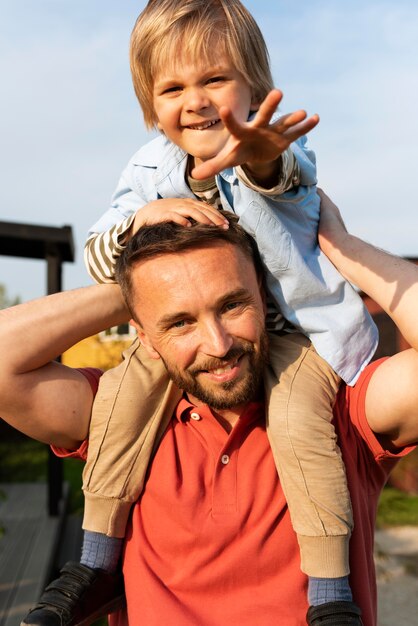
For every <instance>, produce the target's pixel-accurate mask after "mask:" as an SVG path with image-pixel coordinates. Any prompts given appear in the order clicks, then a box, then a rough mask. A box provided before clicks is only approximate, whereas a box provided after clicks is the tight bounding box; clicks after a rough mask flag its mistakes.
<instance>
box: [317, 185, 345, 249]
mask: <svg viewBox="0 0 418 626" xmlns="http://www.w3.org/2000/svg"><path fill="white" fill-rule="evenodd" d="M317 191H318V196H319V197H320V199H321V213H320V218H319V230H318V242H319V245H320V248H321V250H322V252H324V253H325V254H326V255H327V257H328V258H331V257H332V254H333V252H334V251H335V250H336V249H338V248H339V247H340V246H341V245H342V242H343V240H344V239H345V238H347V237H349V234H348V232H347V229H346V227H345V224H344V221H343V218H342V217H341V213H340V211H339V210H338V207H337V206H336V205H335V204H334V203H333V201H332V200H331V198H329V197H328V196H327V195H326V194H325V193H324V192H323V191H322V189H319V187H318V189H317Z"/></svg>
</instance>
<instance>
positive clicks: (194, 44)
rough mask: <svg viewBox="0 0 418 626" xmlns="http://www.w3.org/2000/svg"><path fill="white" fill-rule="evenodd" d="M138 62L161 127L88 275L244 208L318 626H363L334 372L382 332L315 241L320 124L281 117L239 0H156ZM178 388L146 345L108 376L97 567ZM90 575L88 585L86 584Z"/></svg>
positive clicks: (92, 497)
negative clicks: (170, 232) (263, 297)
mask: <svg viewBox="0 0 418 626" xmlns="http://www.w3.org/2000/svg"><path fill="white" fill-rule="evenodd" d="M131 70H132V75H133V82H134V86H135V91H136V94H137V96H138V99H139V102H140V104H141V107H142V111H143V114H144V118H145V123H146V125H147V126H148V127H157V128H158V129H159V130H160V131H161V136H159V137H158V138H157V139H155V140H154V141H151V142H150V143H149V144H147V145H146V146H145V147H144V148H142V149H140V150H139V151H138V152H137V153H136V154H135V155H134V157H133V158H132V159H131V161H130V162H129V164H128V166H127V168H126V169H125V171H124V172H123V174H122V177H121V180H120V182H119V185H118V187H117V189H116V192H115V194H114V197H113V201H112V206H111V208H110V210H109V211H108V212H107V213H106V214H105V215H104V216H103V217H102V218H101V219H100V220H99V222H98V223H97V224H96V225H95V226H93V228H92V230H91V234H90V236H89V239H88V241H87V243H86V261H87V266H88V268H89V271H90V274H91V276H92V277H93V278H94V279H95V280H96V281H97V282H112V281H115V274H114V270H115V264H116V261H117V258H118V256H119V255H120V252H121V250H123V248H124V246H125V245H126V242H127V241H128V240H129V238H130V237H131V236H132V234H133V233H134V232H136V231H137V230H138V229H139V228H141V227H142V226H144V225H146V224H151V223H157V222H161V221H173V222H177V223H178V224H182V225H184V226H185V227H187V225H188V223H189V220H190V219H194V220H196V221H200V222H203V223H212V224H213V225H214V227H215V226H216V227H221V228H222V227H227V225H226V224H225V220H224V218H223V217H222V215H221V214H220V213H218V210H217V209H218V208H223V209H225V210H227V211H233V212H235V213H236V214H237V215H238V216H239V218H240V223H241V225H242V226H243V227H244V228H245V229H246V230H247V231H248V232H249V233H250V234H252V235H253V236H254V237H255V239H256V241H257V244H258V247H259V250H260V252H261V256H262V259H263V261H264V263H265V266H266V285H267V291H268V294H269V296H268V315H267V323H268V328H269V330H271V331H272V332H273V334H272V335H271V346H270V362H271V370H272V375H271V380H269V381H268V383H267V386H266V395H267V399H268V403H269V411H268V431H269V438H270V442H271V446H272V450H273V454H274V458H275V462H276V465H277V469H278V472H279V475H280V479H281V482H282V485H283V489H284V492H285V494H286V498H287V501H288V506H289V511H290V514H291V518H292V523H293V526H294V529H295V531H296V533H297V536H298V541H299V545H300V550H301V568H302V570H303V571H304V572H305V573H306V574H307V575H308V597H309V604H310V605H311V609H310V612H309V617H308V619H309V623H310V624H319V623H322V620H323V619H329V620H332V619H333V618H332V616H333V615H334V613H335V612H336V611H337V612H340V615H339V617H338V620H339V621H337V618H336V620H335V621H329V623H330V624H331V623H332V624H342V623H352V624H360V623H361V621H360V618H359V617H353V615H354V616H355V615H356V607H355V605H354V603H353V602H352V596H351V591H350V587H349V582H348V573H349V565H348V543H349V537H350V533H351V528H352V517H351V506H350V498H349V494H348V490H347V486H346V481H345V472H344V466H343V463H342V460H341V457H340V453H339V450H338V447H337V446H336V442H335V434H334V429H333V426H332V424H331V418H332V406H333V402H334V399H335V394H336V390H337V388H338V384H339V380H340V377H341V378H342V379H343V380H345V381H346V382H347V383H348V384H353V383H354V381H355V380H356V378H357V377H358V375H359V373H360V372H361V370H362V369H363V368H364V367H365V365H366V364H367V362H368V361H369V360H370V358H371V357H372V355H373V352H374V350H375V347H376V342H377V336H376V335H377V333H376V329H375V327H374V325H373V323H372V322H371V320H370V317H369V316H368V314H367V312H366V310H365V309H364V307H363V305H362V303H361V300H360V298H359V297H358V296H357V295H356V294H355V292H354V291H353V289H352V288H351V286H350V285H349V284H347V283H346V282H344V280H343V279H342V277H341V276H340V275H339V274H338V273H337V272H336V270H335V269H334V268H333V266H332V265H331V264H330V263H329V261H328V260H327V259H326V258H325V257H324V255H323V254H322V253H321V252H320V250H319V248H318V245H317V226H318V219H319V199H318V196H317V194H316V189H315V184H316V173H315V164H314V156H313V154H312V153H311V152H310V151H309V150H307V149H306V147H305V143H304V140H303V139H299V138H300V137H301V136H302V135H303V134H306V133H307V132H308V131H309V130H311V129H312V128H313V127H314V126H315V125H316V124H317V122H318V118H317V117H316V116H313V117H312V118H308V119H307V118H306V114H305V113H304V112H303V111H299V112H296V113H293V114H291V115H288V116H283V117H281V118H276V117H274V112H275V110H276V108H277V106H278V104H279V102H280V99H281V94H280V92H278V91H276V90H273V84H272V78H271V74H270V69H269V61H268V54H267V51H266V47H265V43H264V40H263V37H262V35H261V33H260V31H259V29H258V26H257V25H256V23H255V21H254V19H253V18H252V16H251V15H250V14H249V13H248V11H247V10H246V9H245V7H244V6H243V5H242V4H241V3H240V2H238V1H237V0H228V1H226V0H218V1H215V0H181V1H178V2H172V0H160V1H158V0H151V1H150V2H149V3H148V5H147V7H146V9H145V10H144V11H143V13H142V14H141V15H140V16H139V18H138V20H137V23H136V25H135V28H134V30H133V34H132V39H131ZM292 142H294V143H292ZM291 143H292V145H291V147H290V148H289V146H290V144H291ZM219 263H222V259H219ZM162 297H164V294H162ZM295 329H296V330H299V331H301V332H303V333H304V334H305V335H306V336H307V337H309V339H310V340H311V342H312V345H311V344H310V342H309V341H308V340H304V339H302V340H301V337H300V334H298V333H296V332H295ZM312 346H314V348H315V349H314V348H313V347H312ZM273 372H274V375H273ZM137 390H140V394H141V395H140V397H138V395H139V394H138V393H137ZM143 390H147V391H146V393H143ZM180 395H181V392H180V391H179V390H178V389H176V388H175V386H174V385H173V384H172V383H170V381H169V380H168V377H167V374H166V372H165V369H164V367H163V365H162V364H161V361H152V360H151V359H149V358H147V357H146V355H145V354H144V351H143V350H141V349H140V346H139V344H138V342H135V343H134V345H133V346H132V347H131V348H130V350H129V351H128V352H127V353H126V354H125V360H124V362H123V363H122V365H121V366H119V367H118V368H116V369H115V370H112V371H110V372H108V373H106V374H104V376H102V379H101V383H100V388H99V392H98V395H97V398H96V402H95V408H94V412H93V416H92V424H91V434H90V439H89V458H88V462H87V465H86V468H85V473H84V493H85V497H86V507H85V517H84V524H83V526H84V528H85V530H86V534H85V541H84V546H83V554H82V559H81V563H82V565H83V566H85V569H86V572H87V573H88V572H89V571H90V570H104V571H106V572H109V573H113V572H115V571H116V569H117V566H118V561H119V559H120V554H121V548H122V540H123V537H124V533H125V527H126V523H127V519H128V515H129V510H130V507H131V505H132V503H133V502H135V501H136V500H137V499H138V497H139V496H140V494H141V491H142V487H143V484H144V478H145V473H146V469H147V466H148V463H149V461H150V458H151V455H152V453H153V450H154V449H155V447H156V445H158V441H159V439H160V437H161V436H162V434H163V423H164V422H163V417H164V416H166V415H169V416H170V415H171V414H172V411H173V409H174V407H175V406H176V404H177V402H178V400H179V397H180ZM77 567H78V568H79V567H80V566H79V565H78V566H77ZM89 568H90V569H89ZM70 570H71V568H70ZM66 578H67V579H68V580H69V579H70V578H71V571H70V572H68V570H67V571H66V572H64V573H63V575H62V576H61V579H62V580H64V579H66ZM73 578H74V579H75V578H77V575H76V574H74V577H73ZM83 585H84V587H80V594H81V592H82V593H83V594H88V593H89V589H88V587H89V584H88V583H86V584H84V583H83ZM99 589H100V588H99ZM81 590H82V591H81ZM94 593H95V594H96V595H98V596H99V595H100V591H98V590H97V588H96V589H95V590H94ZM341 603H343V604H341ZM341 607H343V609H341ZM341 610H342V614H341ZM59 613H60V611H59V610H58V611H57V608H56V607H55V608H54V606H53V602H52V601H51V602H49V601H48V599H46V600H45V599H44V601H43V602H42V603H41V605H39V606H38V607H35V609H34V610H33V611H32V612H31V613H30V614H29V615H28V616H27V618H26V619H25V621H24V622H23V623H24V624H47V623H48V624H53V623H54V624H55V623H57V624H61V623H65V624H72V623H75V622H73V621H71V619H72V618H71V616H69V617H67V618H66V619H67V621H65V622H61V621H56V622H55V621H51V622H50V621H47V619H50V618H51V616H52V619H53V617H54V615H55V614H56V615H59ZM86 617H87V615H86ZM59 619H61V616H60V617H59ZM344 619H346V620H351V621H344Z"/></svg>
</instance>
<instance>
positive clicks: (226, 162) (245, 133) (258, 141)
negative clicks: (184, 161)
mask: <svg viewBox="0 0 418 626" xmlns="http://www.w3.org/2000/svg"><path fill="white" fill-rule="evenodd" d="M282 97H283V94H282V92H281V91H279V90H278V89H273V90H272V91H270V93H269V94H268V95H267V97H266V98H265V100H264V101H263V102H262V103H261V104H260V108H259V109H258V111H257V113H256V114H255V116H254V118H253V119H252V120H251V121H250V122H245V123H240V122H237V120H236V119H235V118H234V116H233V115H232V113H231V111H230V110H229V109H228V108H227V107H221V108H220V109H219V116H220V118H221V119H222V121H223V123H224V124H225V126H226V128H227V129H228V130H229V132H230V137H229V139H228V141H227V142H226V144H225V146H224V147H223V148H222V150H221V151H220V152H219V153H218V154H217V155H216V156H215V157H213V158H212V159H209V160H208V161H206V162H205V163H202V164H201V165H198V166H197V167H195V168H194V169H193V170H192V172H191V174H192V176H193V178H196V179H198V180H199V179H205V178H209V177H210V176H214V175H215V174H218V173H219V172H221V171H222V170H224V169H226V168H228V167H234V166H236V165H246V166H247V168H248V169H249V171H250V173H252V174H253V176H254V178H255V179H256V180H260V181H262V180H265V179H268V178H270V177H271V176H272V175H274V173H275V171H276V169H277V163H276V161H277V159H278V157H279V156H280V155H281V154H282V152H284V151H285V150H286V149H287V148H288V147H289V145H290V144H291V143H292V142H293V141H295V140H296V139H298V138H299V137H301V136H302V135H306V133H308V132H309V131H310V130H312V129H313V128H314V127H315V126H316V125H317V124H318V122H319V117H318V115H312V116H311V117H307V114H306V112H305V111H303V110H300V111H295V112H294V113H289V114H288V115H283V116H282V117H281V118H280V119H278V120H277V121H276V122H273V123H270V121H271V118H272V116H273V114H274V112H275V110H276V108H277V106H278V104H279V103H280V101H281V99H282Z"/></svg>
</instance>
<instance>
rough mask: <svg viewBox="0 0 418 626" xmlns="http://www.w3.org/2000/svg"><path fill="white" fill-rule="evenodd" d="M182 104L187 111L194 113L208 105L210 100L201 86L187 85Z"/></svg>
mask: <svg viewBox="0 0 418 626" xmlns="http://www.w3.org/2000/svg"><path fill="white" fill-rule="evenodd" d="M184 106H185V109H186V110H187V111H188V112H191V113H195V112H196V111H201V110H202V109H207V108H208V107H209V106H210V100H209V98H208V96H207V94H206V92H205V90H204V89H203V88H202V87H189V88H188V89H186V91H185V95H184Z"/></svg>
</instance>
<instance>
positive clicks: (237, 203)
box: [89, 135, 378, 384]
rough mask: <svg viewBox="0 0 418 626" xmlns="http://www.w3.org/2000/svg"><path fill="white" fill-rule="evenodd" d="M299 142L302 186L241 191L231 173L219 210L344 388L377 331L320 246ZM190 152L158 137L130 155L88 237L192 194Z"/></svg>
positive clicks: (222, 183) (222, 181)
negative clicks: (235, 220) (229, 215)
mask: <svg viewBox="0 0 418 626" xmlns="http://www.w3.org/2000/svg"><path fill="white" fill-rule="evenodd" d="M305 142H306V139H305V138H302V139H299V140H298V141H297V142H295V143H293V144H292V146H291V148H292V150H293V153H294V155H295V157H296V159H297V161H298V164H299V167H300V185H299V186H298V187H295V188H293V189H292V190H290V191H288V192H286V193H284V194H282V195H279V196H267V195H263V194H261V193H259V192H257V191H254V190H252V189H250V188H249V187H247V186H246V185H244V184H243V183H242V182H241V181H240V180H239V179H238V177H237V175H236V173H235V170H234V169H227V170H225V171H223V172H221V174H219V175H218V176H217V177H216V183H217V186H218V188H219V191H220V195H221V200H222V206H223V208H224V209H225V210H229V211H231V212H233V213H235V214H236V215H237V216H238V217H239V223H240V224H241V226H242V227H243V228H244V229H245V230H246V231H247V232H248V233H249V234H250V235H252V236H253V237H254V238H255V240H256V241H257V245H258V248H259V251H260V254H261V258H262V260H263V262H264V264H265V268H266V277H267V287H268V290H269V291H270V294H271V296H272V297H273V299H274V301H275V302H276V304H277V306H278V308H279V309H280V310H281V312H282V313H283V315H284V317H285V318H286V319H287V320H288V321H289V322H291V324H293V326H295V328H297V329H298V330H300V331H301V332H302V333H304V334H305V335H307V336H308V337H309V338H310V340H311V341H312V343H313V345H314V346H315V348H316V350H317V352H318V354H320V355H321V356H322V357H323V358H324V359H325V360H326V361H327V362H328V363H329V364H330V365H331V366H332V368H333V369H334V370H335V372H337V374H339V375H340V376H341V378H342V379H343V380H344V381H345V382H347V383H348V384H353V383H354V382H355V381H356V379H357V378H358V376H359V374H360V372H361V371H362V370H363V368H364V367H365V366H366V365H367V363H368V362H369V361H370V359H371V358H372V356H373V354H374V352H375V349H376V346H377V340H378V333H377V328H376V326H375V324H374V323H373V321H372V319H371V317H370V315H369V313H368V311H367V310H366V308H365V306H364V305H363V302H362V300H361V298H360V297H359V295H358V294H357V293H356V292H355V290H354V289H353V287H352V286H351V285H350V284H349V283H348V282H347V281H345V280H344V279H343V278H342V276H341V275H340V274H339V272H337V270H336V269H335V267H334V266H333V265H332V263H331V262H330V261H329V260H328V258H327V257H326V256H325V255H324V254H323V253H322V252H321V250H320V248H319V246H318V238H317V233H318V223H319V210H320V201H319V197H318V194H317V193H316V182H317V181H316V168H315V156H314V154H313V152H312V151H311V150H308V149H307V148H306V146H305ZM186 165H187V154H186V153H185V152H184V151H183V150H181V149H180V148H179V147H178V146H176V145H174V144H173V143H171V142H170V141H168V140H167V139H166V138H165V137H164V136H163V135H161V136H159V137H157V138H156V139H154V140H152V141H151V142H149V143H148V144H146V145H145V146H143V147H142V148H141V149H140V150H138V152H136V153H135V154H134V156H133V157H132V159H131V160H130V161H129V163H128V165H127V167H126V168H125V170H124V171H123V173H122V176H121V179H120V181H119V184H118V186H117V188H116V191H115V193H114V195H113V198H112V203H111V207H110V209H109V210H108V211H107V212H106V213H105V214H104V215H103V216H102V217H101V218H100V219H99V221H98V222H97V223H96V224H94V226H92V228H91V230H90V233H89V236H91V235H92V234H94V233H101V232H104V231H107V230H109V229H110V228H111V227H112V226H114V225H115V224H117V223H119V222H122V221H123V220H125V219H126V218H127V217H128V216H130V215H132V213H135V212H136V211H137V210H138V209H139V208H140V207H141V206H144V205H145V204H147V203H148V202H151V201H152V200H157V199H158V198H185V197H191V198H193V197H194V195H193V193H192V191H191V190H190V188H189V187H188V185H187V183H186V178H185V172H186Z"/></svg>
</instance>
